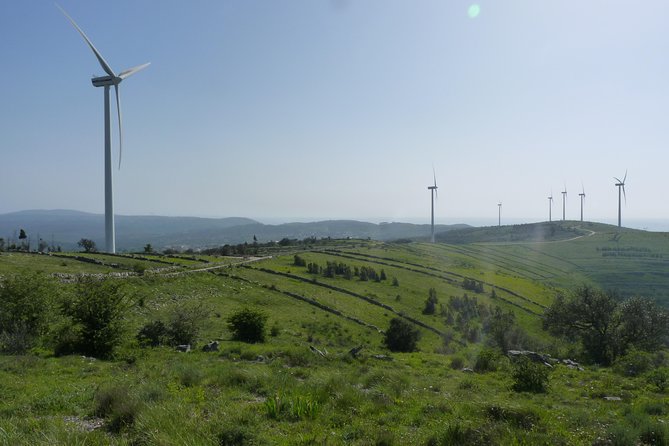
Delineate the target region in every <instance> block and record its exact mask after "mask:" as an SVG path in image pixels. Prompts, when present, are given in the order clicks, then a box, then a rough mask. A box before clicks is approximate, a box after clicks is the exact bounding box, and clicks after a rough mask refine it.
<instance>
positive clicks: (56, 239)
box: [0, 210, 469, 251]
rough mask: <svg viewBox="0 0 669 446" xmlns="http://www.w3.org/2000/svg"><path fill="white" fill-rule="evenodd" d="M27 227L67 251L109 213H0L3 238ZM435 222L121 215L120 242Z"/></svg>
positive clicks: (275, 236) (383, 228)
mask: <svg viewBox="0 0 669 446" xmlns="http://www.w3.org/2000/svg"><path fill="white" fill-rule="evenodd" d="M467 227H469V226H468V225H465V224H458V225H435V232H440V233H441V232H445V231H450V230H453V229H462V228H467ZM21 229H23V230H25V232H26V234H27V235H28V237H29V238H30V240H31V244H32V246H36V243H37V239H38V237H39V238H41V239H43V240H44V241H46V242H47V243H48V244H51V243H52V240H53V243H54V244H55V245H56V246H61V247H62V248H63V249H64V250H74V249H77V248H78V247H77V242H78V241H79V240H80V239H82V238H87V239H91V240H93V241H95V243H96V244H97V245H98V247H103V246H104V215H102V214H91V213H86V212H79V211H72V210H29V211H20V212H12V213H8V214H0V238H4V239H5V240H6V241H7V240H10V241H15V240H16V239H17V238H18V235H19V231H20V230H21ZM429 234H430V225H429V224H425V225H416V224H411V223H380V224H375V223H368V222H362V221H355V220H328V221H318V222H311V223H284V224H278V225H266V224H263V223H260V222H258V221H256V220H252V219H250V218H242V217H229V218H198V217H161V216H130V215H117V216H116V246H117V249H118V250H119V251H136V250H141V249H142V248H143V246H144V245H146V244H147V243H151V245H153V247H154V248H158V249H161V248H166V247H179V248H202V247H214V246H220V245H224V244H237V243H244V242H249V243H250V242H252V241H253V236H254V235H255V236H256V237H257V239H258V241H259V242H267V241H272V240H280V239H282V238H291V239H304V238H307V237H317V238H321V237H332V238H345V237H351V238H371V239H374V240H394V239H400V238H424V237H427V236H429Z"/></svg>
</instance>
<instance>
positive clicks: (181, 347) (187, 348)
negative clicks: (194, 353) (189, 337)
mask: <svg viewBox="0 0 669 446" xmlns="http://www.w3.org/2000/svg"><path fill="white" fill-rule="evenodd" d="M177 351H178V352H184V353H188V352H190V344H184V345H177Z"/></svg>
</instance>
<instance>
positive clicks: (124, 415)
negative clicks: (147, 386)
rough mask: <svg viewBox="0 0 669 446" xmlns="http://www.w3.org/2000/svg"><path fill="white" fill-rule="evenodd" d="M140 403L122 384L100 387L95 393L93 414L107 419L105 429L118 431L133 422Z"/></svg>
mask: <svg viewBox="0 0 669 446" xmlns="http://www.w3.org/2000/svg"><path fill="white" fill-rule="evenodd" d="M139 410H140V405H139V402H138V401H137V399H136V398H135V397H134V395H133V394H132V393H131V392H130V390H129V389H128V387H126V386H123V385H117V386H110V387H105V388H101V389H99V390H98V391H97V393H96V394H95V409H94V411H93V414H94V415H95V416H98V417H101V418H105V419H106V420H107V424H106V426H107V429H109V431H110V432H113V433H119V432H120V431H121V430H122V429H124V428H126V427H130V426H132V425H133V424H134V422H135V419H136V418H137V415H138V414H139Z"/></svg>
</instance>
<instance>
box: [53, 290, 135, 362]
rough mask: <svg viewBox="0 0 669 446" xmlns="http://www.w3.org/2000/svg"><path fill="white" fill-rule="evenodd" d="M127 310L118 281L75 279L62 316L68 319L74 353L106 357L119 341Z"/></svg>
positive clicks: (127, 305) (111, 352)
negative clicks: (72, 291) (70, 297)
mask: <svg viewBox="0 0 669 446" xmlns="http://www.w3.org/2000/svg"><path fill="white" fill-rule="evenodd" d="M128 307H129V304H128V302H127V300H126V297H125V294H123V292H122V290H121V285H120V284H119V283H118V282H112V281H110V280H96V279H93V278H90V277H83V278H81V279H79V281H78V282H77V285H76V288H75V293H74V296H73V297H72V299H70V300H68V301H66V302H65V304H64V306H63V313H64V314H65V315H67V316H69V317H70V318H71V319H72V327H71V335H72V336H73V337H74V339H73V342H72V348H73V349H74V351H76V352H78V353H82V354H84V355H88V356H94V357H96V358H109V357H110V356H111V355H112V354H113V351H114V349H115V348H116V347H117V346H118V345H119V344H120V343H121V341H122V339H123V334H124V332H125V315H126V313H127V310H128ZM63 353H65V352H63Z"/></svg>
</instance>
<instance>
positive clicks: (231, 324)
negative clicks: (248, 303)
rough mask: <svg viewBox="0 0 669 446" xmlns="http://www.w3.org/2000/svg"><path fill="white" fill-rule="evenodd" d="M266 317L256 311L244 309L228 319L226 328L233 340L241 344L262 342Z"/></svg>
mask: <svg viewBox="0 0 669 446" xmlns="http://www.w3.org/2000/svg"><path fill="white" fill-rule="evenodd" d="M265 322H267V315H266V314H265V313H263V312H261V311H258V310H252V309H250V308H244V309H242V310H239V311H237V312H236V313H234V314H232V315H231V316H230V317H228V328H230V331H232V336H233V338H234V339H236V340H238V341H242V342H251V343H255V342H263V341H264V340H265Z"/></svg>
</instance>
